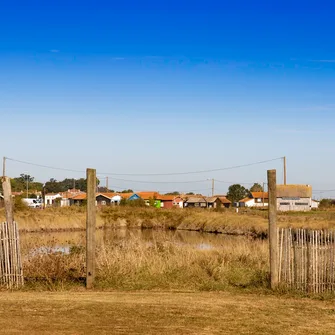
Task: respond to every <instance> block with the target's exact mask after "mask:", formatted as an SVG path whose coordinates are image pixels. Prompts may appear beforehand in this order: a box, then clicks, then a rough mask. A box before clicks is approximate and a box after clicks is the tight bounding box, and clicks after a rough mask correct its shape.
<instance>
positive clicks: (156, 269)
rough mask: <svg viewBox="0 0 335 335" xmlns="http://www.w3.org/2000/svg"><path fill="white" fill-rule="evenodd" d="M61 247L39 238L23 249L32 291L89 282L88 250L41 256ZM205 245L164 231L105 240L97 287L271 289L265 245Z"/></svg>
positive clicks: (242, 241) (236, 241)
mask: <svg viewBox="0 0 335 335" xmlns="http://www.w3.org/2000/svg"><path fill="white" fill-rule="evenodd" d="M58 245H59V243H58V241H57V240H50V241H44V242H43V243H40V242H39V238H38V236H36V237H35V238H34V236H33V237H31V238H30V239H29V240H26V241H25V243H24V244H23V245H22V251H23V262H24V263H23V266H24V275H25V277H26V279H27V283H28V287H31V286H33V287H34V288H36V287H39V288H41V289H49V290H57V289H63V288H66V287H68V286H71V285H72V284H73V283H78V282H79V283H80V282H81V280H82V279H83V278H84V276H85V248H84V247H81V246H74V247H72V248H71V249H70V253H69V254H64V253H62V252H58V251H57V249H55V251H54V252H51V253H41V252H40V253H37V250H39V248H40V247H41V246H48V248H49V249H50V248H52V247H57V246H58ZM212 245H213V244H212ZM201 247H205V248H207V247H208V246H207V245H206V244H201V243H199V244H198V243H197V244H188V243H183V242H181V241H180V239H176V238H174V237H167V235H166V234H163V233H162V234H161V236H159V234H158V235H155V238H154V239H152V240H151V241H149V240H143V239H140V238H139V237H137V236H132V237H128V238H127V239H119V240H114V241H111V240H109V241H108V242H107V243H103V241H102V243H101V244H99V245H98V246H97V252H96V262H97V267H96V270H97V281H96V286H97V287H99V288H103V289H110V288H113V289H127V290H134V289H135V290H136V289H169V290H170V289H178V290H180V289H193V290H225V289H227V288H231V287H239V288H259V289H266V288H267V286H268V245H267V243H266V242H265V241H253V240H248V239H246V238H242V237H234V238H232V237H230V238H229V237H227V238H226V239H225V241H224V243H223V244H221V245H213V248H212V249H201ZM42 250H43V249H42ZM40 251H41V250H40Z"/></svg>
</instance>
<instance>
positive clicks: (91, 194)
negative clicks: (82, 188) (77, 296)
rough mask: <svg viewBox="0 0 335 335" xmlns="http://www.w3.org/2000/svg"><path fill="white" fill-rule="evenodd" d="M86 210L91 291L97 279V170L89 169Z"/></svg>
mask: <svg viewBox="0 0 335 335" xmlns="http://www.w3.org/2000/svg"><path fill="white" fill-rule="evenodd" d="M86 176H87V209H86V288H88V289H91V288H92V287H93V285H94V277H95V225H96V205H95V192H96V170H95V169H87V170H86Z"/></svg>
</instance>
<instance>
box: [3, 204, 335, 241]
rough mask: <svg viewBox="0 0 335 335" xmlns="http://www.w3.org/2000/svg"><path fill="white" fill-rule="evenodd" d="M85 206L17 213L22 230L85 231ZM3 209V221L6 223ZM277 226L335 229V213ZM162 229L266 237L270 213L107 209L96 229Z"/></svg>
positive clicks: (288, 219)
mask: <svg viewBox="0 0 335 335" xmlns="http://www.w3.org/2000/svg"><path fill="white" fill-rule="evenodd" d="M85 210H86V209H85V207H75V206H73V207H68V208H48V209H45V210H36V209H28V208H26V209H23V210H20V211H17V212H16V213H15V218H16V221H17V222H18V223H19V227H20V230H21V231H61V230H83V229H85V222H86V214H85ZM4 216H5V215H4V211H3V210H0V220H2V221H4ZM278 226H279V227H290V228H307V229H332V228H335V211H317V212H314V211H313V212H308V213H279V214H278ZM103 227H112V228H119V227H129V228H134V227H137V228H162V229H183V230H196V231H205V232H217V233H226V234H235V235H239V234H241V235H251V236H255V237H266V236H267V212H266V211H259V210H240V212H239V213H235V212H234V211H233V210H222V211H215V210H197V209H188V210H186V209H183V210H181V209H170V210H168V209H155V208H134V207H131V208H127V207H106V208H103V209H100V210H98V215H97V228H103Z"/></svg>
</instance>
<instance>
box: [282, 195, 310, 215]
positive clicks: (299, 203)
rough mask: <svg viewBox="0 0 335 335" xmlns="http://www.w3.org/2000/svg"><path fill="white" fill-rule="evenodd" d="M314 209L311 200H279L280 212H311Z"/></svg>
mask: <svg viewBox="0 0 335 335" xmlns="http://www.w3.org/2000/svg"><path fill="white" fill-rule="evenodd" d="M311 208H312V199H311V198H297V199H285V198H277V209H278V210H279V211H282V212H285V211H310V210H311Z"/></svg>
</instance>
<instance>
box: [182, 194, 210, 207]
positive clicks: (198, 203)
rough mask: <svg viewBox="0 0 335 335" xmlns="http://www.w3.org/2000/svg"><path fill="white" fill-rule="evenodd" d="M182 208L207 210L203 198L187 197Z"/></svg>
mask: <svg viewBox="0 0 335 335" xmlns="http://www.w3.org/2000/svg"><path fill="white" fill-rule="evenodd" d="M184 207H186V208H192V207H196V208H207V201H206V198H205V197H189V198H188V199H187V200H186V201H185V202H184Z"/></svg>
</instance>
